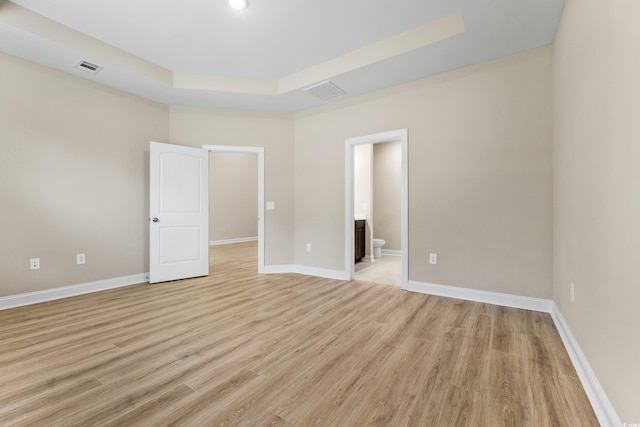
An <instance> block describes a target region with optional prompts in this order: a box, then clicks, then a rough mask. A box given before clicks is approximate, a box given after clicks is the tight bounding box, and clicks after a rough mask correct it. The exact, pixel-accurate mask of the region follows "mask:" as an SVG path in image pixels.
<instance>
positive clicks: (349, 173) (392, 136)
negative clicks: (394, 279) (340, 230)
mask: <svg viewBox="0 0 640 427" xmlns="http://www.w3.org/2000/svg"><path fill="white" fill-rule="evenodd" d="M392 141H400V145H401V147H402V166H401V182H402V200H401V211H400V240H401V242H400V250H401V251H402V289H407V285H408V283H409V179H408V171H407V169H408V168H407V165H408V160H407V159H408V157H407V147H408V145H409V144H408V142H409V132H408V130H407V129H398V130H393V131H389V132H382V133H376V134H373V135H365V136H358V137H355V138H347V139H345V141H344V143H345V144H344V154H345V155H344V159H345V163H344V170H345V180H344V206H345V209H344V234H345V239H344V242H345V243H344V274H345V277H346V278H347V280H353V278H354V275H355V273H354V269H355V268H354V254H355V252H354V241H353V236H354V233H355V229H354V216H353V214H354V209H353V192H354V189H353V184H354V182H353V181H354V177H353V173H354V154H353V148H354V147H355V146H356V145H363V144H378V143H382V142H392Z"/></svg>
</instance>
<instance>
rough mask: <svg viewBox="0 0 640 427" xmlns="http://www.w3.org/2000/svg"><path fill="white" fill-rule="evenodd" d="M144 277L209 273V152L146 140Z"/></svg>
mask: <svg viewBox="0 0 640 427" xmlns="http://www.w3.org/2000/svg"><path fill="white" fill-rule="evenodd" d="M149 170H150V181H149V192H150V204H149V206H150V214H151V215H150V219H151V221H150V222H149V224H150V230H149V238H150V242H149V253H150V256H149V282H150V283H156V282H164V281H168V280H177V279H185V278H189V277H198V276H206V275H207V274H209V188H208V185H209V178H208V177H209V153H208V151H207V150H204V149H199V148H192V147H183V146H178V145H171V144H163V143H159V142H151V144H150V165H149Z"/></svg>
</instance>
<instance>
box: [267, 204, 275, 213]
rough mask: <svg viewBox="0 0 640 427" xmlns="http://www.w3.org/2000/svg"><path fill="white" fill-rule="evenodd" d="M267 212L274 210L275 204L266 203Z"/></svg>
mask: <svg viewBox="0 0 640 427" xmlns="http://www.w3.org/2000/svg"><path fill="white" fill-rule="evenodd" d="M267 210H268V211H274V210H276V202H267Z"/></svg>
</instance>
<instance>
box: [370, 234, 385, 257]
mask: <svg viewBox="0 0 640 427" xmlns="http://www.w3.org/2000/svg"><path fill="white" fill-rule="evenodd" d="M372 241H373V258H374V259H375V258H382V247H383V246H384V244H385V243H387V242H385V241H384V239H372Z"/></svg>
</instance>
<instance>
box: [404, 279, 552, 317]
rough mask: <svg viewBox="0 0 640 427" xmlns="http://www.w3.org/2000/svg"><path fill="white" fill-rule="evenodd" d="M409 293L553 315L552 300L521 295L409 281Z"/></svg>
mask: <svg viewBox="0 0 640 427" xmlns="http://www.w3.org/2000/svg"><path fill="white" fill-rule="evenodd" d="M407 290H408V291H413V292H419V293H422V294H429V295H439V296H442V297H449V298H458V299H463V300H467V301H476V302H484V303H487V304H494V305H502V306H505V307H513V308H522V309H525V310H533V311H541V312H544V313H551V302H552V301H551V300H549V299H542V298H533V297H523V296H519V295H512V294H503V293H500V292H489V291H481V290H478V289H469V288H459V287H457V286H447V285H437V284H433V283H424V282H416V281H413V280H411V281H409V285H408V286H407Z"/></svg>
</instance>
